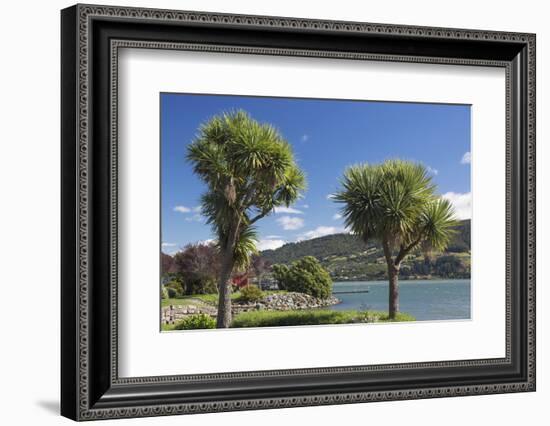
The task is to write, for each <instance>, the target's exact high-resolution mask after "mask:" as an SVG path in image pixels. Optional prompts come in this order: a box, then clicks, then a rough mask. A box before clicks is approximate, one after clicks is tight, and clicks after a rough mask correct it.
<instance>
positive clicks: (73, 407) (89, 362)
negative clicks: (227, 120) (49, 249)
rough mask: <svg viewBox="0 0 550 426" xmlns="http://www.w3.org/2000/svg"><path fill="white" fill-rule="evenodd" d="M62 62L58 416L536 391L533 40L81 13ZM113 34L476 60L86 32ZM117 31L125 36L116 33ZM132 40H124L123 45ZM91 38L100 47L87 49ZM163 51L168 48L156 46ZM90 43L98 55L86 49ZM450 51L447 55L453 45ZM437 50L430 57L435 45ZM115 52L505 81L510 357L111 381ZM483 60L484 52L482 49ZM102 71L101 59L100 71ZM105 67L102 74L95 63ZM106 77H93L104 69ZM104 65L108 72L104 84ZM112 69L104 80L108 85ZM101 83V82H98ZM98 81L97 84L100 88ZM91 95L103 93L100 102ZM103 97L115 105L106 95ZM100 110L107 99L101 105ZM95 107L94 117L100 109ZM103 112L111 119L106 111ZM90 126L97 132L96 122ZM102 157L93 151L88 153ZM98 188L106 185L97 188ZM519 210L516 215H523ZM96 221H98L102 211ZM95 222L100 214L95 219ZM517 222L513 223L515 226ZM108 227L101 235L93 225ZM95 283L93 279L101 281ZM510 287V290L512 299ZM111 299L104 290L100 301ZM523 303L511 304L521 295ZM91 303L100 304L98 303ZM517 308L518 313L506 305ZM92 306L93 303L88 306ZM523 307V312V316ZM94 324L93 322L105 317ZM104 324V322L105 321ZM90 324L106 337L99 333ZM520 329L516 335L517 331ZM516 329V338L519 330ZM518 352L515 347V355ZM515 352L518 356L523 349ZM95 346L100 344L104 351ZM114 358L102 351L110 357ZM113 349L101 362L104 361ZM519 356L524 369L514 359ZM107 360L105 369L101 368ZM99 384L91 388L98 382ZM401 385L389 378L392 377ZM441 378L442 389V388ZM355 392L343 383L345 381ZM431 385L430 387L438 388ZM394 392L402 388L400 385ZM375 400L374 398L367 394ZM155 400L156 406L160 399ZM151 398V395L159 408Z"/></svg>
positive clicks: (72, 12) (66, 33) (68, 32)
mask: <svg viewBox="0 0 550 426" xmlns="http://www.w3.org/2000/svg"><path fill="white" fill-rule="evenodd" d="M62 19H63V21H62V37H63V40H62V53H63V75H64V76H65V77H66V80H64V82H63V90H62V100H63V123H64V124H63V129H62V130H63V138H62V139H63V140H62V144H63V159H62V160H63V161H62V162H63V178H64V182H63V188H62V190H63V196H62V199H63V212H64V215H65V217H71V218H72V221H71V222H70V223H67V224H65V223H64V226H63V228H64V229H63V235H62V241H63V248H62V257H63V268H62V269H63V273H64V274H63V282H62V291H63V296H62V321H63V325H62V345H63V351H62V352H63V359H64V361H62V362H63V367H62V369H63V373H62V388H63V389H62V414H64V415H66V416H68V417H70V418H73V419H77V420H91V419H101V418H113V417H138V416H151V415H169V414H184V413H198V412H213V411H228V410H243V409H261V408H277V407H292V406H307V405H322V404H342V403H352V402H366V401H381V400H399V399H415V398H433V397H442V396H458V395H475V394H487V393H503V392H518V391H533V390H534V389H535V36H534V35H533V34H519V33H510V32H506V33H504V32H493V31H476V30H463V29H447V28H425V27H409V26H401V25H385V24H369V23H357V22H336V21H322V20H307V19H294V18H275V17H264V16H244V15H227V14H214V13H202V12H183V11H169V10H155V9H137V8H126V7H104V6H90V5H77V6H74V7H72V8H69V9H66V10H64V11H63V13H62ZM95 22H98V23H107V24H105V25H108V26H109V30H113V28H114V29H115V30H114V32H115V33H117V32H118V33H120V32H122V33H124V31H123V30H120V29H117V28H118V27H117V25H123V24H124V23H131V22H134V23H139V24H140V25H141V26H142V27H143V28H144V31H145V30H146V29H147V28H151V31H154V30H155V28H160V27H162V26H165V27H166V26H167V25H171V26H172V27H173V26H174V25H176V26H179V27H181V28H186V27H189V28H193V29H195V28H198V29H201V28H212V27H216V28H225V29H227V30H228V31H231V30H232V29H233V30H235V31H241V30H243V29H244V30H246V29H253V30H255V31H275V32H281V33H288V34H291V35H293V36H294V37H300V35H301V34H307V33H308V32H313V33H315V34H327V35H328V36H331V35H336V34H338V35H342V34H344V35H351V36H350V37H351V38H350V40H353V39H354V37H364V36H371V37H373V39H374V38H377V39H381V40H383V39H386V40H403V42H404V43H406V42H408V43H419V42H421V41H425V42H427V43H433V46H436V43H442V44H443V45H445V43H455V44H460V43H463V44H464V45H465V46H467V47H468V48H472V49H474V48H476V47H478V46H479V51H480V53H479V54H477V53H476V54H473V55H472V54H469V56H468V55H465V56H463V57H460V56H454V57H445V56H437V55H428V54H421V55H405V54H399V53H394V52H393V53H392V52H386V53H384V52H379V51H376V49H375V51H374V52H369V51H354V50H353V48H350V50H348V51H346V50H324V49H319V48H312V49H307V48H295V47H280V46H262V47H259V46H247V45H243V44H240V45H235V44H224V45H222V44H216V43H212V42H208V41H206V42H204V43H197V42H182V41H180V40H173V39H169V38H168V39H167V38H164V39H160V40H158V41H152V40H143V39H139V38H133V36H134V34H133V33H132V34H129V33H128V36H125V37H124V39H122V38H116V37H114V36H110V37H109V38H108V46H104V47H103V48H102V47H101V46H102V45H101V43H102V42H103V39H101V38H100V36H97V34H100V33H101V31H102V29H101V28H100V27H97V28H94V25H93V24H94V23H95ZM120 28H122V27H120ZM125 35H126V34H125ZM94 36H96V37H99V38H98V39H94ZM160 37H161V38H162V35H161V36H160ZM94 40H95V43H96V44H94V43H93V41H94ZM449 45H450V44H449ZM430 46H432V44H430ZM495 46H499V47H502V52H500V56H498V55H496V54H495V55H493V56H491V55H488V54H487V50H486V49H487V48H489V47H493V48H494V47H495ZM121 47H132V48H155V49H184V50H198V51H223V52H230V53H244V54H246V53H254V54H265V55H297V56H314V57H326V58H338V59H356V60H375V61H376V60H384V61H398V62H423V63H445V64H457V65H482V66H496V67H504V68H505V69H506V81H507V82H506V86H507V93H506V104H507V105H506V106H507V117H506V122H507V130H506V134H507V166H506V167H507V183H506V187H507V189H506V192H507V212H506V215H507V219H506V222H507V230H506V232H507V247H506V251H507V261H506V265H507V271H506V276H507V284H506V285H507V290H506V300H507V302H506V303H507V307H506V312H507V315H506V317H507V318H506V321H507V326H506V357H505V358H503V359H483V360H467V361H451V362H434V363H414V364H391V365H377V366H362V367H327V368H322V369H302V370H275V371H267V372H266V371H263V372H243V373H222V374H209V375H195V376H162V377H139V378H124V379H123V378H119V377H118V374H117V350H116V347H117V333H118V330H117V292H116V289H117V208H116V204H117V191H118V189H117V168H116V164H117V126H116V117H117V84H118V80H117V69H118V68H117V67H118V49H119V48H121ZM100 49H103V50H105V49H107V50H108V52H106V55H107V56H105V58H107V59H108V61H106V60H105V61H104V60H103V59H101V58H99V57H97V56H94V55H96V51H98V50H100ZM484 49H485V50H484ZM98 58H99V59H98ZM103 62H108V63H103ZM99 65H101V67H99ZM94 66H98V67H99V68H101V69H102V71H101V70H100V71H98V70H97V69H96V68H93V67H94ZM105 68H106V70H107V74H109V75H108V79H107V80H105V78H106V77H105V76H103V77H98V75H103V74H105V72H106V71H105ZM101 73H103V74H101ZM102 78H103V80H102ZM98 91H99V92H98ZM106 92H109V93H106ZM100 96H103V97H107V99H108V102H109V108H108V109H109V110H108V111H107V113H108V116H106V115H105V114H103V115H102V114H100V113H97V114H96V112H97V111H100V112H101V111H103V110H99V109H98V108H100V107H98V106H97V104H94V102H96V99H99V97H100ZM102 99H103V98H102ZM94 108H96V109H94ZM103 109H105V108H103ZM99 116H101V117H102V118H105V117H107V121H109V126H108V141H109V147H108V148H96V147H95V145H93V143H92V141H94V140H97V139H94V138H99V137H100V136H99V133H100V132H96V134H95V135H94V131H93V126H94V125H96V123H97V122H98V120H100V119H99V118H98V117H99ZM93 120H95V122H94V121H93ZM96 144H97V142H96ZM98 149H99V150H103V149H107V151H108V156H109V158H110V161H109V165H107V166H106V167H107V169H108V170H109V175H108V176H109V179H108V180H109V181H108V182H107V183H106V185H107V186H104V187H105V188H109V194H108V202H106V203H103V204H101V203H100V202H99V201H98V198H99V197H98V196H97V194H96V193H94V188H95V187H98V184H97V179H96V177H95V176H94V173H95V172H94V170H93V167H96V166H95V164H94V163H92V162H91V161H90V157H94V158H95V161H96V162H97V158H103V157H102V156H103V151H101V153H100V154H97V153H96V152H95V151H94V150H98ZM100 185H102V184H100ZM518 203H519V204H520V205H519V207H518V208H519V209H520V210H519V211H518V212H515V211H513V209H514V208H515V206H516V205H517V204H518ZM97 209H103V210H105V209H106V210H107V213H106V214H107V215H108V217H109V220H108V222H109V223H108V224H106V226H108V229H109V240H108V241H106V240H105V239H101V238H98V237H96V235H95V234H94V232H95V231H94V226H92V224H93V221H94V220H96V219H95V216H94V215H96V213H97V212H98V210H97ZM103 210H102V211H103ZM102 214H103V213H102ZM518 215H519V217H518ZM101 224H103V222H101ZM98 240H100V241H101V242H102V243H103V247H104V248H105V249H107V250H106V251H107V252H108V253H109V266H108V268H109V281H108V286H109V292H108V298H106V297H107V296H106V295H107V293H105V294H104V293H101V294H102V296H97V297H99V299H94V300H96V303H97V300H100V301H101V302H102V303H107V304H108V305H109V309H108V315H106V314H105V311H104V312H103V313H102V314H99V313H98V312H97V308H95V309H96V310H95V311H94V310H92V308H91V306H92V305H91V300H92V296H91V295H90V291H91V290H93V291H99V290H95V288H96V287H99V286H101V285H99V284H94V283H95V282H94V281H93V280H92V279H91V277H94V276H96V275H98V274H96V273H95V271H92V269H93V264H94V262H96V260H95V258H94V255H93V254H94V249H95V248H94V247H96V246H97V244H98V243H97V241H98ZM518 253H519V255H520V257H521V261H522V262H523V263H522V264H521V265H519V266H517V265H515V263H514V264H513V263H512V256H513V255H518ZM96 280H97V278H96ZM513 283H515V284H514V286H513ZM105 291H107V290H105ZM518 292H519V293H518ZM98 294H99V293H98ZM518 295H520V297H522V298H523V299H522V304H521V306H520V305H518V306H516V305H514V306H516V307H515V308H514V307H513V306H512V302H517V300H516V299H517V298H518ZM93 297H96V296H95V294H94V296H93ZM520 308H521V309H520ZM99 315H101V317H99ZM107 317H108V318H107ZM98 321H100V322H102V324H103V328H105V330H104V331H101V330H99V331H98V330H97V328H98V326H97V323H98ZM522 321H523V322H522ZM522 324H523V325H522ZM518 340H520V341H521V342H520V343H518ZM92 341H96V342H97V341H100V342H104V341H105V342H104V343H102V344H103V345H104V346H105V348H103V349H104V352H102V353H101V354H100V353H99V349H98V352H97V353H96V352H94V351H95V349H94V347H92V346H91V342H92ZM518 345H519V346H518ZM98 346H101V345H98ZM107 347H108V348H107ZM107 350H109V354H108V356H107V354H106V351H107ZM513 350H516V351H517V350H519V351H520V352H521V354H523V355H524V357H525V358H524V359H523V361H522V362H521V363H520V364H521V365H517V364H518V362H519V360H518V359H516V358H517V353H513ZM97 359H101V360H100V361H96V360H97ZM491 365H492V366H495V367H503V368H504V367H505V366H506V367H507V368H508V367H509V368H512V366H514V367H515V370H518V371H519V373H518V374H517V375H516V378H515V379H510V380H504V381H503V380H499V381H498V382H497V381H483V380H479V381H478V382H477V383H476V382H475V381H474V382H472V383H471V384H468V385H458V384H457V385H452V384H446V385H437V386H426V387H416V386H410V384H409V385H408V386H407V385H405V386H403V385H396V387H395V388H388V389H375V390H369V388H368V387H366V388H365V389H361V390H352V391H345V390H342V391H338V392H322V391H320V392H312V393H311V394H308V393H307V392H306V393H305V394H300V393H299V392H298V393H295V392H288V394H284V393H283V394H280V393H277V392H273V394H272V395H270V396H267V397H255V398H250V397H249V398H239V397H238V396H237V397H236V396H234V395H227V397H226V398H224V397H223V396H221V397H219V398H218V399H215V400H212V399H210V400H208V399H207V400H201V399H200V398H196V400H193V398H191V399H189V398H183V397H182V398H180V399H179V400H177V399H176V400H169V399H168V398H166V397H163V391H162V386H172V385H177V386H184V385H185V384H193V385H194V384H197V383H198V384H208V383H211V384H218V383H219V382H220V381H223V380H232V379H241V380H242V379H250V380H255V381H258V380H262V379H265V380H267V379H268V378H271V379H273V378H277V377H286V378H298V377H299V378H301V379H303V378H304V377H307V376H312V377H313V376H315V377H317V378H323V379H326V380H329V378H330V376H332V377H334V376H339V377H342V375H344V376H345V375H346V374H359V373H364V374H368V373H372V372H384V371H393V372H395V373H399V371H409V370H418V371H420V370H422V371H423V370H430V371H431V370H439V371H440V372H441V373H440V374H445V373H444V371H450V370H449V369H452V368H463V369H468V368H474V367H482V366H485V367H488V366H491ZM95 375H99V376H100V378H99V379H97V378H96V377H95ZM396 377H397V376H396ZM442 379H443V378H442ZM350 380H351V378H350ZM434 380H435V379H434ZM397 382H399V380H396V383H397ZM140 386H141V388H140V389H142V391H143V389H144V388H146V389H148V390H147V391H148V392H150V394H151V397H150V398H149V399H147V398H139V397H136V396H135V395H134V394H133V392H134V391H135V389H136V387H140ZM371 387H372V385H371ZM155 392H156V393H155ZM155 395H156V396H155Z"/></svg>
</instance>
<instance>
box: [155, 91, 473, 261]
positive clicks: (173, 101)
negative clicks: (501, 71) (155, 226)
mask: <svg viewBox="0 0 550 426" xmlns="http://www.w3.org/2000/svg"><path fill="white" fill-rule="evenodd" d="M160 96H161V97H160V102H161V207H162V208H161V221H162V226H161V232H162V244H163V246H162V250H163V251H164V252H166V253H174V252H176V251H177V250H179V249H181V248H183V247H184V246H185V245H186V244H188V243H192V242H197V241H206V240H210V239H211V238H212V234H211V231H210V228H209V226H208V225H206V224H205V223H204V218H203V217H202V216H201V215H200V210H199V199H200V195H201V193H203V192H204V191H205V185H204V184H203V183H202V182H201V181H200V180H199V179H198V178H197V177H196V176H195V175H194V174H193V173H192V170H191V166H190V164H189V163H187V162H186V160H185V153H186V148H187V145H188V144H189V143H191V141H192V140H193V138H194V136H195V135H196V132H197V128H198V126H199V125H200V124H201V123H203V122H205V121H207V120H208V119H209V118H211V117H212V116H214V115H216V114H219V113H221V112H224V111H229V110H234V109H244V110H246V111H247V112H248V113H249V114H250V115H251V116H252V117H253V118H254V119H256V120H258V121H260V122H268V123H271V124H272V125H274V126H275V127H276V128H278V129H279V131H280V132H281V133H282V135H283V136H284V137H285V138H286V139H287V140H288V141H289V142H290V143H291V144H292V147H293V149H294V154H295V157H296V158H297V161H298V164H299V166H300V167H301V168H302V169H303V170H304V171H305V173H306V176H307V182H308V189H307V191H306V192H305V194H304V197H303V198H302V199H301V200H299V201H298V202H297V203H296V204H295V205H293V206H292V208H291V209H281V211H277V212H275V213H273V214H271V215H270V216H268V217H266V218H264V219H262V220H261V221H259V222H258V232H259V236H260V242H259V248H260V249H266V248H276V247H278V246H281V245H282V244H284V243H286V242H292V241H298V240H304V239H309V238H315V237H318V236H323V235H328V234H332V233H337V232H344V225H343V222H342V219H341V218H340V217H339V215H338V210H339V208H340V206H339V205H337V204H336V203H334V202H333V201H331V200H330V199H329V198H328V196H329V195H330V194H331V193H333V192H334V191H335V190H337V188H338V180H339V178H340V177H341V176H342V174H343V172H344V170H345V168H346V167H347V166H349V165H350V164H355V163H361V162H369V163H378V162H382V161H384V160H386V159H388V158H402V159H408V160H414V161H417V162H421V163H423V164H425V165H426V166H427V167H428V168H429V170H430V173H431V174H432V176H433V180H434V182H435V183H436V184H437V187H438V192H439V193H440V194H441V195H443V196H444V197H446V198H448V199H450V200H451V202H452V203H453V204H454V205H455V210H456V212H457V214H458V216H459V217H460V218H469V217H470V215H471V213H470V210H471V209H470V203H471V201H470V200H471V194H470V106H468V105H445V104H419V103H396V102H368V101H341V100H316V99H292V98H263V97H245V96H218V95H187V94H169V93H162V94H161V95H160Z"/></svg>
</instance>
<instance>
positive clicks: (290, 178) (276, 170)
mask: <svg viewBox="0 0 550 426" xmlns="http://www.w3.org/2000/svg"><path fill="white" fill-rule="evenodd" d="M187 159H188V161H190V162H191V164H192V166H193V170H194V172H195V173H196V174H197V175H198V176H199V177H200V178H201V179H202V180H203V182H204V183H205V184H206V185H207V191H206V192H205V193H204V194H203V196H202V200H201V209H202V214H203V215H204V216H205V217H206V218H207V222H208V223H209V224H210V225H211V227H212V229H213V231H214V232H215V234H216V235H217V240H218V245H219V248H220V252H221V256H222V268H221V269H222V270H221V274H220V282H219V289H220V298H219V302H218V319H217V325H218V327H229V325H230V323H231V286H230V285H229V278H230V276H231V272H232V271H233V268H234V267H238V268H243V267H245V266H248V264H249V262H250V255H251V254H252V253H255V252H256V245H255V242H256V233H255V230H254V223H256V222H257V221H258V220H260V219H261V218H263V217H265V216H267V215H268V214H270V213H271V212H272V211H273V209H274V207H277V206H287V207H288V206H289V205H291V204H292V203H293V202H294V201H296V200H297V199H298V198H299V196H300V193H301V191H303V190H304V189H305V176H304V174H303V172H302V171H301V170H300V169H299V168H298V165H297V164H296V161H295V160H294V155H293V152H292V148H291V146H290V144H289V143H288V142H287V141H286V140H285V139H284V138H283V137H282V135H281V134H280V133H279V132H278V131H277V130H276V129H275V128H274V127H273V126H271V125H269V124H263V123H259V122H257V121H255V120H254V119H252V118H251V117H250V116H249V115H248V114H247V113H246V112H244V111H235V112H229V113H223V114H220V115H217V116H215V117H213V118H212V119H210V120H209V121H208V122H206V123H204V124H203V125H202V126H201V127H200V128H199V131H198V134H197V136H196V138H195V140H194V141H193V142H192V143H191V144H190V145H189V147H188V151H187Z"/></svg>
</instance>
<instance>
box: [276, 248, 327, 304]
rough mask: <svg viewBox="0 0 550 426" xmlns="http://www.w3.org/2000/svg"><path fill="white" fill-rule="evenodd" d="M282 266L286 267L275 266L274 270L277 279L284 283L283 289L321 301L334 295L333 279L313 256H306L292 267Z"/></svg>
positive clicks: (293, 263)
mask: <svg viewBox="0 0 550 426" xmlns="http://www.w3.org/2000/svg"><path fill="white" fill-rule="evenodd" d="M275 266H278V267H277V268H275ZM282 266H284V265H273V268H274V276H275V277H276V278H275V279H277V281H278V282H281V283H282V286H283V287H282V288H283V289H285V290H288V291H296V292H299V293H305V294H309V295H310V296H313V297H318V298H320V299H326V298H327V297H329V296H330V295H331V294H332V279H331V278H330V275H329V273H328V271H327V270H326V269H324V268H323V267H322V266H321V264H320V263H319V261H318V260H317V259H315V258H314V257H313V256H305V257H303V258H301V259H299V260H297V261H295V262H292V264H291V265H290V267H286V266H284V267H282Z"/></svg>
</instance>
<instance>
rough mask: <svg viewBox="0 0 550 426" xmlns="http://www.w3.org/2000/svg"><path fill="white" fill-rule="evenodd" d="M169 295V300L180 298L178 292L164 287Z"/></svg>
mask: <svg viewBox="0 0 550 426" xmlns="http://www.w3.org/2000/svg"><path fill="white" fill-rule="evenodd" d="M164 288H165V289H166V291H167V293H168V299H175V298H176V297H178V292H177V291H176V290H175V289H173V288H172V287H164Z"/></svg>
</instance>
